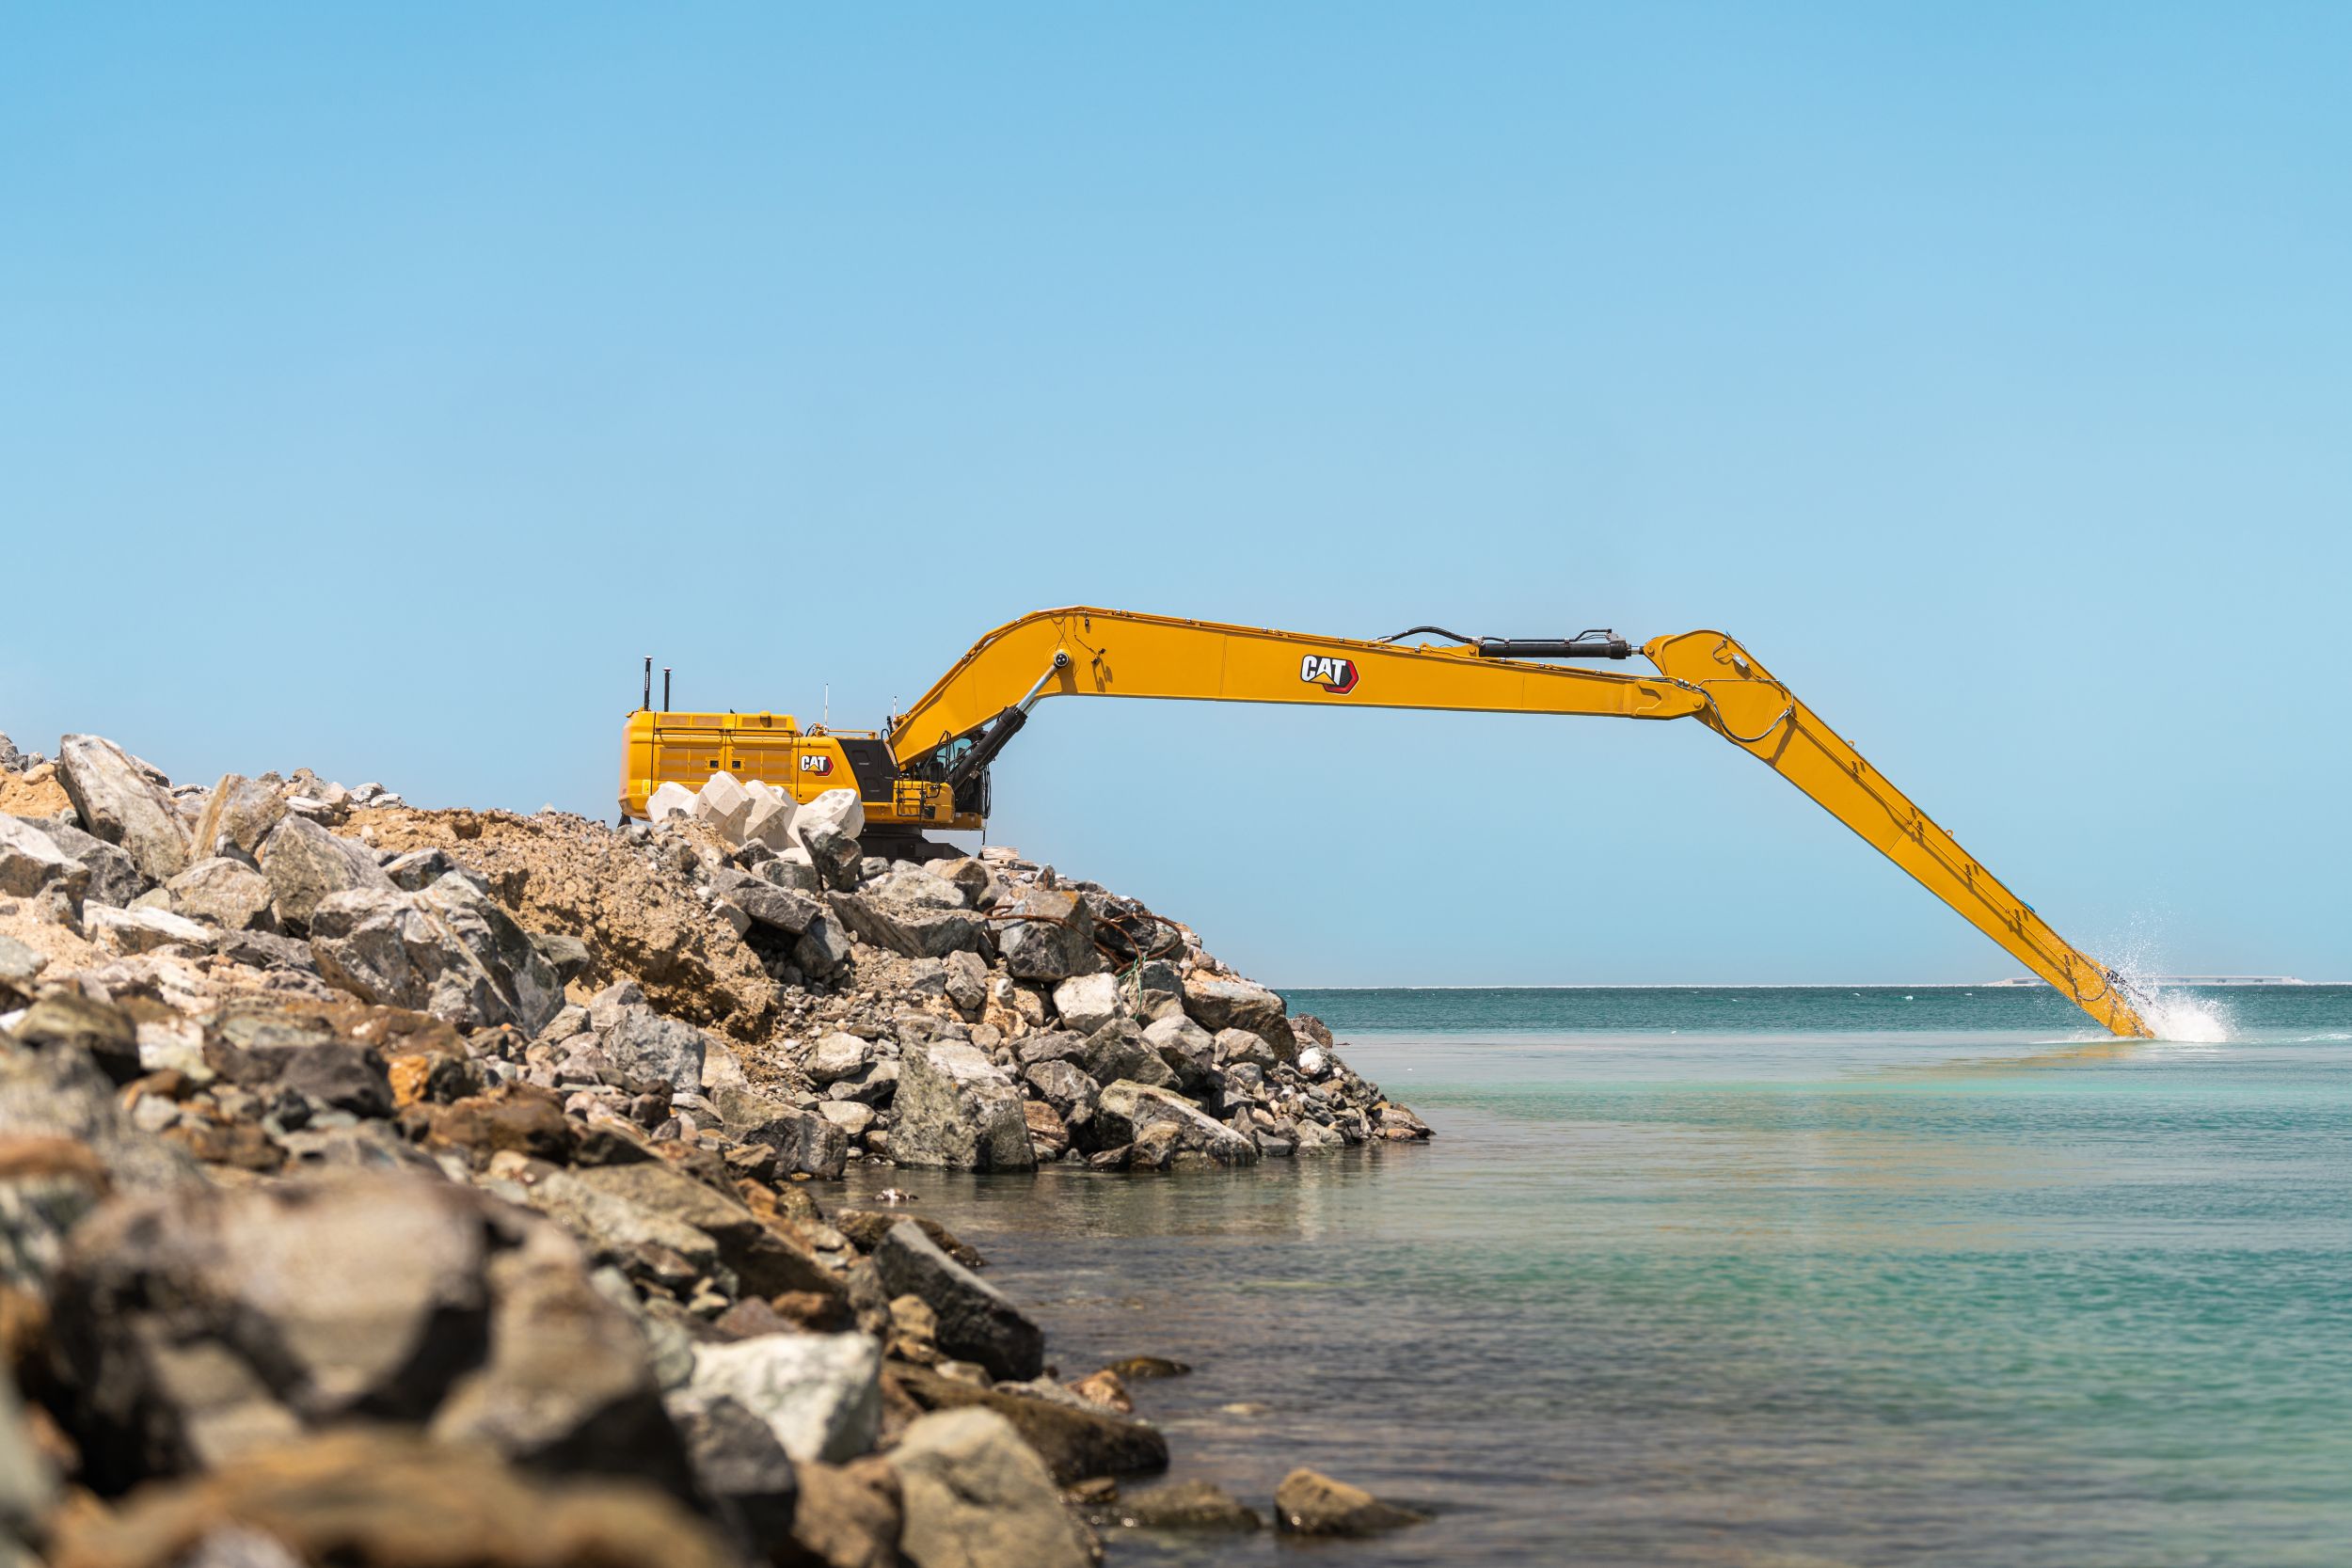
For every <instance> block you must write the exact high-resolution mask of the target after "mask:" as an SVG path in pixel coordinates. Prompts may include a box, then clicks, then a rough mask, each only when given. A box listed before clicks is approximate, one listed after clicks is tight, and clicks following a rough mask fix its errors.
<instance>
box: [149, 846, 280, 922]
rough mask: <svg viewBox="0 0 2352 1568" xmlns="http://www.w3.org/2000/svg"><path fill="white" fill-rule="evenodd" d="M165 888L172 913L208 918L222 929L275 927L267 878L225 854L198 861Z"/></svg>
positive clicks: (275, 917)
mask: <svg viewBox="0 0 2352 1568" xmlns="http://www.w3.org/2000/svg"><path fill="white" fill-rule="evenodd" d="M164 891H165V893H166V894H167V895H169V896H170V899H171V911H172V913H174V914H180V915H185V916H186V917H187V918H189V919H190V920H203V921H209V922H211V923H212V924H213V925H215V926H217V927H220V928H221V929H222V930H224V931H255V930H259V931H268V930H274V929H276V928H277V926H278V917H277V916H276V915H275V914H273V913H272V912H271V909H270V905H271V895H270V885H269V879H268V878H266V877H264V876H262V874H261V873H260V872H259V871H256V870H255V869H254V868H253V867H252V866H250V865H247V864H246V863H245V862H243V861H240V860H231V859H230V858H229V857H228V856H226V855H215V856H213V857H212V858H210V859H209V860H200V861H198V862H197V863H195V864H194V865H191V866H189V867H188V868H187V869H186V870H185V871H183V872H181V873H180V875H178V876H177V877H174V878H173V879H171V880H169V881H168V882H166V883H165V884H164Z"/></svg>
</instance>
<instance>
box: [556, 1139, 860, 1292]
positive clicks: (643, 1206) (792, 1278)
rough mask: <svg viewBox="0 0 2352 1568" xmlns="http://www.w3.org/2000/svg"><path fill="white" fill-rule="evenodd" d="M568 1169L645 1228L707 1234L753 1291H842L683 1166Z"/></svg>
mask: <svg viewBox="0 0 2352 1568" xmlns="http://www.w3.org/2000/svg"><path fill="white" fill-rule="evenodd" d="M572 1175H573V1177H574V1179H575V1180H578V1181H579V1182H580V1185H581V1186H582V1187H584V1188H586V1189H587V1190H588V1191H589V1192H590V1193H593V1194H595V1195H596V1196H597V1197H599V1198H602V1199H604V1200H607V1201H608V1202H609V1203H616V1204H622V1205H627V1206H628V1210H632V1211H634V1212H635V1215H636V1216H637V1223H639V1224H644V1225H646V1226H648V1227H649V1233H650V1228H651V1227H653V1226H656V1225H658V1226H660V1227H664V1228H665V1229H666V1227H668V1226H672V1225H684V1226H691V1227H693V1228H694V1229H696V1230H698V1231H700V1232H702V1233H703V1234H704V1235H706V1236H707V1237H709V1238H710V1240H711V1242H712V1243H713V1245H714V1247H715V1249H716V1256H717V1258H718V1260H719V1261H720V1262H723V1263H724V1264H725V1265H726V1266H727V1267H729V1268H731V1269H733V1270H734V1271H735V1273H736V1275H737V1277H738V1278H739V1279H740V1280H741V1281H742V1284H743V1289H744V1290H745V1291H749V1292H751V1293H752V1294H754V1295H761V1296H771V1295H774V1294H776V1293H777V1292H779V1291H816V1292H818V1293H819V1294H822V1295H825V1296H828V1297H838V1296H840V1295H841V1294H842V1286H841V1282H840V1281H839V1280H838V1279H837V1278H835V1277H834V1275H833V1273H832V1271H831V1270H829V1269H827V1268H826V1267H825V1265H824V1264H823V1263H821V1262H819V1261H818V1259H816V1258H815V1257H814V1256H812V1255H811V1254H809V1253H808V1252H806V1251H804V1250H803V1248H802V1247H800V1246H799V1245H798V1244H797V1243H794V1242H792V1241H791V1240H789V1239H788V1238H787V1237H785V1236H784V1235H782V1234H780V1233H779V1232H778V1231H777V1230H776V1229H775V1228H774V1227H771V1226H770V1225H769V1224H768V1223H767V1222H766V1221H765V1220H763V1219H761V1218H760V1217H759V1216H758V1215H757V1214H755V1213H754V1212H752V1211H751V1209H750V1208H749V1207H748V1206H747V1205H745V1204H744V1203H743V1202H742V1200H741V1199H739V1198H738V1197H736V1196H733V1195H731V1194H722V1193H720V1192H719V1191H718V1190H716V1189H715V1188H712V1187H707V1186H705V1185H704V1184H703V1183H701V1182H699V1181H697V1180H694V1179H693V1178H692V1177H691V1176H688V1175H686V1174H685V1173H684V1172H682V1171H679V1170H676V1169H674V1168H673V1167H671V1166H669V1165H667V1164H659V1163H644V1162H640V1163H638V1164H622V1165H597V1166H592V1167H590V1168H588V1169H585V1170H578V1171H574V1172H573V1173H572ZM543 1184H544V1183H543ZM534 1201H536V1199H534ZM605 1223H610V1222H605ZM599 1228H600V1229H601V1228H602V1225H601V1224H600V1227H599ZM607 1233H608V1234H609V1232H607ZM680 1250H681V1252H682V1253H683V1249H680ZM697 1250H700V1249H697Z"/></svg>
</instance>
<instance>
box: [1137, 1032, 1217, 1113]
mask: <svg viewBox="0 0 2352 1568" xmlns="http://www.w3.org/2000/svg"><path fill="white" fill-rule="evenodd" d="M1216 1042H1217V1037H1216V1036H1214V1035H1212V1034H1210V1033H1209V1032H1208V1031H1207V1030H1206V1029H1203V1028H1201V1027H1200V1025H1199V1024H1198V1023H1195V1022H1193V1021H1192V1020H1190V1019H1188V1018H1186V1017H1185V1016H1184V1014H1182V1013H1170V1014H1168V1016H1167V1017H1165V1018H1162V1019H1160V1020H1158V1021H1157V1022H1153V1023H1152V1025H1151V1026H1150V1027H1149V1028H1147V1029H1145V1030H1144V1031H1143V1043H1144V1044H1146V1045H1148V1046H1150V1047H1151V1048H1152V1050H1153V1051H1156V1052H1158V1053H1159V1056H1160V1060H1161V1061H1162V1062H1163V1063H1164V1064H1166V1065H1167V1068H1168V1071H1170V1072H1172V1073H1174V1074H1175V1075H1176V1085H1177V1087H1179V1088H1181V1089H1182V1090H1184V1093H1186V1094H1192V1095H1199V1094H1206V1093H1208V1092H1209V1091H1211V1090H1212V1089H1214V1088H1216V1082H1217V1078H1216V1065H1217V1052H1216Z"/></svg>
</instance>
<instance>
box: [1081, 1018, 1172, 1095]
mask: <svg viewBox="0 0 2352 1568" xmlns="http://www.w3.org/2000/svg"><path fill="white" fill-rule="evenodd" d="M1086 1069H1087V1076H1088V1077H1089V1078H1091V1079H1093V1080H1094V1081H1095V1082H1096V1083H1098V1084H1104V1085H1108V1084H1116V1083H1118V1082H1120V1080H1121V1079H1127V1080H1131V1081H1133V1082H1135V1083H1137V1084H1150V1085H1155V1086H1157V1085H1168V1084H1173V1083H1175V1082H1176V1074H1175V1073H1173V1072H1171V1071H1169V1070H1168V1064H1167V1063H1166V1062H1164V1061H1162V1060H1160V1053H1158V1052H1156V1051H1154V1050H1152V1048H1151V1047H1150V1046H1148V1045H1146V1044H1144V1043H1143V1031H1142V1030H1140V1029H1137V1028H1136V1026H1135V1024H1134V1023H1132V1022H1129V1021H1128V1020H1126V1019H1123V1018H1122V1019H1118V1020H1116V1021H1114V1022H1109V1023H1105V1024H1104V1025H1103V1027H1102V1028H1100V1029H1098V1030H1096V1031H1095V1032H1094V1033H1093V1034H1092V1035H1091V1036H1089V1037H1088V1039H1087V1043H1086Z"/></svg>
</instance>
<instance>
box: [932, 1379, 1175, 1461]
mask: <svg viewBox="0 0 2352 1568" xmlns="http://www.w3.org/2000/svg"><path fill="white" fill-rule="evenodd" d="M889 1379H890V1382H891V1383H892V1384H893V1385H894V1386H896V1387H897V1389H898V1392H899V1393H900V1394H902V1395H904V1396H905V1398H906V1399H907V1401H908V1402H910V1403H912V1404H914V1406H915V1407H916V1408H917V1409H921V1410H961V1409H966V1408H969V1407H971V1406H974V1405H977V1406H981V1407H984V1408H986V1409H989V1410H993V1411H994V1412H996V1414H998V1415H999V1416H1002V1417H1004V1418H1005V1419H1007V1420H1009V1421H1010V1422H1011V1423H1012V1425H1013V1430H1014V1431H1016V1432H1018V1433H1021V1436H1022V1438H1023V1440H1024V1441H1025V1442H1026V1443H1027V1444H1028V1445H1029V1447H1031V1448H1032V1449H1036V1450H1037V1452H1038V1456H1039V1457H1040V1458H1041V1459H1043V1460H1044V1461H1045V1465H1046V1468H1047V1469H1049V1470H1051V1471H1052V1472H1053V1474H1054V1479H1055V1480H1056V1481H1060V1482H1061V1483H1062V1484H1063V1485H1065V1486H1067V1485H1070V1484H1072V1483H1073V1482H1076V1481H1083V1480H1085V1479H1086V1478H1088V1477H1089V1476H1123V1475H1134V1474H1136V1473H1138V1472H1141V1471H1147V1470H1160V1469H1165V1468H1167V1466H1168V1439H1167V1438H1166V1437H1164V1436H1162V1435H1161V1434H1160V1433H1159V1432H1158V1430H1157V1429H1155V1428H1153V1427H1152V1426H1151V1425H1150V1424H1149V1423H1147V1422H1144V1421H1138V1420H1136V1419H1135V1418H1133V1417H1128V1416H1119V1415H1115V1414H1113V1413H1112V1412H1110V1411H1107V1410H1104V1409H1103V1408H1102V1407H1101V1406H1100V1405H1092V1404H1089V1403H1087V1402H1085V1401H1084V1400H1081V1399H1079V1398H1078V1397H1077V1396H1076V1395H1074V1394H1071V1393H1068V1392H1067V1391H1062V1390H1057V1396H1056V1397H1053V1398H1047V1397H1044V1396H1043V1394H1042V1392H1041V1390H1038V1389H1035V1388H1029V1389H1027V1390H1025V1391H1016V1390H1018V1389H1020V1386H1018V1385H1013V1386H1007V1387H1004V1388H986V1387H976V1386H973V1385H971V1384H968V1383H960V1382H958V1381H956V1380H955V1379H953V1378H949V1377H944V1376H942V1375H940V1374H939V1373H937V1372H931V1371H926V1370H923V1369H921V1368H919V1367H900V1366H893V1367H892V1368H891V1369H890V1371H889Z"/></svg>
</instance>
